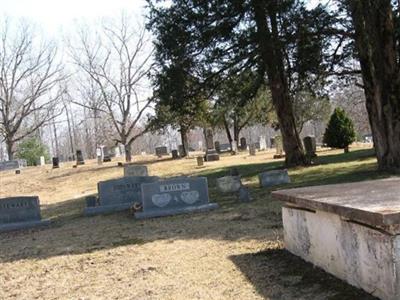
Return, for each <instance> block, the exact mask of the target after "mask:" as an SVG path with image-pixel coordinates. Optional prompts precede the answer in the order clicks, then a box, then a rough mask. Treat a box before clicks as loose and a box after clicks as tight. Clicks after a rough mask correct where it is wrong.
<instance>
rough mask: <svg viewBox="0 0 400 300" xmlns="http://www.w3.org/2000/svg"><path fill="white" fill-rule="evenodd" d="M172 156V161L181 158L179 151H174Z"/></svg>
mask: <svg viewBox="0 0 400 300" xmlns="http://www.w3.org/2000/svg"><path fill="white" fill-rule="evenodd" d="M171 154H172V159H178V158H179V153H178V150H172V151H171Z"/></svg>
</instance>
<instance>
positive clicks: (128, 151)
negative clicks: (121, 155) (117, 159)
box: [124, 143, 132, 162]
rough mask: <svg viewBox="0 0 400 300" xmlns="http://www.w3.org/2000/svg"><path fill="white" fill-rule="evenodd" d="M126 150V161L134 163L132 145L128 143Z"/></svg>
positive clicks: (125, 146)
mask: <svg viewBox="0 0 400 300" xmlns="http://www.w3.org/2000/svg"><path fill="white" fill-rule="evenodd" d="M124 149H125V161H126V162H131V161H132V149H131V144H130V143H127V144H126V145H125V144H124Z"/></svg>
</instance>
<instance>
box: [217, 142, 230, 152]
mask: <svg viewBox="0 0 400 300" xmlns="http://www.w3.org/2000/svg"><path fill="white" fill-rule="evenodd" d="M219 151H220V152H229V151H231V145H230V144H220V145H219Z"/></svg>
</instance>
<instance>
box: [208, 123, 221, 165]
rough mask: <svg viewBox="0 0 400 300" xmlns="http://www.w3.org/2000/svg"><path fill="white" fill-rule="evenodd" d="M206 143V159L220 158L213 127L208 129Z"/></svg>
mask: <svg viewBox="0 0 400 300" xmlns="http://www.w3.org/2000/svg"><path fill="white" fill-rule="evenodd" d="M206 145H207V151H206V156H205V161H215V160H219V154H218V152H217V150H215V148H214V137H213V132H212V130H211V129H206Z"/></svg>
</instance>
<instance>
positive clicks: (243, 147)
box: [240, 137, 247, 151]
mask: <svg viewBox="0 0 400 300" xmlns="http://www.w3.org/2000/svg"><path fill="white" fill-rule="evenodd" d="M246 149H247V141H246V138H245V137H242V138H240V150H243V151H244V150H246Z"/></svg>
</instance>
